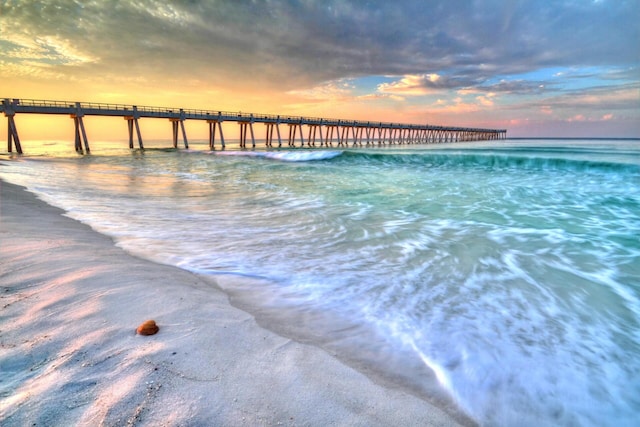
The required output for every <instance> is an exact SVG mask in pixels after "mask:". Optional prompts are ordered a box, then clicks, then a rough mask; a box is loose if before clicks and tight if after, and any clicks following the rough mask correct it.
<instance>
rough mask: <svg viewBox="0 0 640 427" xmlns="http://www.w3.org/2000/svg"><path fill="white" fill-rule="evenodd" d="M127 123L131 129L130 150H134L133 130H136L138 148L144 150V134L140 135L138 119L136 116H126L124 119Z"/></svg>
mask: <svg viewBox="0 0 640 427" xmlns="http://www.w3.org/2000/svg"><path fill="white" fill-rule="evenodd" d="M124 119H125V120H126V121H127V126H128V128H129V148H131V149H133V128H134V126H135V128H136V134H137V136H138V147H140V149H141V150H144V145H143V144H142V134H141V133H140V126H139V125H138V118H137V117H135V116H125V118H124Z"/></svg>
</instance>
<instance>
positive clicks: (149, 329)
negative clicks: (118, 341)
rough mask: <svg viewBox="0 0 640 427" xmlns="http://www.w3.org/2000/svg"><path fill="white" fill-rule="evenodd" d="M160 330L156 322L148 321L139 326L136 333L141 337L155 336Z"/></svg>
mask: <svg viewBox="0 0 640 427" xmlns="http://www.w3.org/2000/svg"><path fill="white" fill-rule="evenodd" d="M159 330H160V328H159V327H158V325H156V321H155V320H147V321H145V322H144V323H142V324H141V325H140V326H138V329H136V333H138V334H140V335H154V334H156V333H157V332H158V331H159Z"/></svg>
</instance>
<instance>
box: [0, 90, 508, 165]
mask: <svg viewBox="0 0 640 427" xmlns="http://www.w3.org/2000/svg"><path fill="white" fill-rule="evenodd" d="M0 108H2V112H3V113H4V115H5V116H6V117H7V120H8V132H7V149H8V151H9V152H10V153H11V152H12V151H13V148H14V146H15V149H16V152H17V153H19V154H22V152H23V151H22V144H21V143H20V138H19V135H18V128H17V126H16V123H15V120H14V118H15V116H16V115H17V114H58V115H69V116H70V117H71V118H72V119H73V121H74V127H75V149H76V151H77V152H79V153H84V152H86V153H88V152H89V151H90V148H89V140H88V139H87V133H86V130H85V126H84V121H83V117H85V116H113V117H122V118H124V119H125V120H126V121H127V127H128V130H129V148H134V128H135V136H136V137H137V143H138V147H139V148H141V149H143V148H144V144H143V142H142V134H141V132H140V126H139V124H138V121H139V120H140V119H142V118H159V119H166V120H169V121H170V122H171V125H172V130H173V134H172V136H173V146H174V148H177V147H178V136H179V132H178V131H179V130H180V131H181V134H182V142H183V144H184V147H185V148H189V143H188V140H187V131H186V128H185V124H184V122H185V121H186V120H205V121H206V122H207V124H208V125H209V148H210V149H211V150H214V149H215V148H216V129H217V131H218V134H219V139H220V147H221V148H222V149H224V148H225V140H224V135H223V132H222V123H223V122H236V123H238V124H239V126H240V147H241V148H247V141H248V139H249V138H250V141H251V147H252V148H255V147H256V138H255V132H254V128H253V125H254V123H264V124H265V126H266V136H265V138H264V142H265V145H266V146H267V147H273V146H274V130H275V131H276V135H275V136H276V138H277V139H276V141H277V143H278V147H282V142H283V139H282V137H281V133H280V125H287V126H288V127H289V134H288V138H287V140H286V142H287V144H288V146H289V147H298V146H299V147H304V146H305V144H306V145H307V147H332V146H333V145H334V144H336V145H337V146H348V145H353V146H362V145H367V146H368V145H376V144H377V145H386V144H432V143H441V142H460V141H487V140H495V139H506V137H507V131H506V130H505V129H477V128H463V127H448V126H433V125H419V124H402V123H385V122H372V121H362V120H341V119H325V118H318V117H301V116H288V115H273V114H255V113H235V112H228V111H214V110H194V109H182V108H161V107H142V106H136V105H122V104H103V103H95V102H67V101H41V100H33V99H9V98H5V99H3V101H2V106H1V107H0ZM305 130H306V133H307V136H306V139H305V135H304V133H305ZM297 141H299V145H296V144H297Z"/></svg>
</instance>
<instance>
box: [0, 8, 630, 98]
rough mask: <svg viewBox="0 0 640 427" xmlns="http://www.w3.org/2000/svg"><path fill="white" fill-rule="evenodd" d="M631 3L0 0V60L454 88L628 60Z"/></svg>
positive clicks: (287, 83)
mask: <svg viewBox="0 0 640 427" xmlns="http://www.w3.org/2000/svg"><path fill="white" fill-rule="evenodd" d="M639 5H640V2H638V1H635V0H632V1H620V0H616V1H613V0H601V1H578V0H565V1H547V2H539V1H517V0H513V1H497V0H476V1H471V0H454V1H442V2H435V1H422V0H415V1H395V2H389V1H344V0H334V1H331V0H318V1H313V0H309V1H269V0H264V1H257V0H256V1H242V0H228V1H195V0H192V1H186V0H185V1H173V2H167V1H154V0H147V1H108V0H105V1H87V2H83V1H63V0H62V1H39V2H35V1H33V2H32V1H8V2H4V3H3V4H2V6H0V8H1V10H0V20H1V24H2V25H1V26H0V28H1V29H0V43H2V47H3V51H4V54H0V55H1V56H0V58H2V60H3V62H4V63H5V64H13V65H15V64H18V65H19V64H26V65H31V66H33V65H37V64H38V63H46V64H48V65H51V66H56V65H59V66H60V67H63V68H62V69H61V70H59V71H60V72H63V73H64V72H65V69H64V67H65V66H74V67H81V68H82V69H83V70H86V72H87V73H105V74H110V75H120V76H127V75H136V76H138V75H142V76H144V75H148V76H150V77H153V76H159V75H165V76H169V77H173V78H180V76H184V77H185V78H188V77H193V78H198V79H210V80H215V79H217V78H225V79H226V78H230V77H240V78H241V79H250V81H253V82H256V83H259V84H267V85H273V86H280V87H282V88H294V87H301V86H305V85H306V86H312V85H315V84H317V83H319V82H322V81H327V80H333V79H339V78H345V77H358V76H365V75H395V76H401V75H408V74H429V73H437V74H440V75H442V76H443V79H442V80H441V81H440V83H438V82H431V83H432V84H434V85H437V84H440V85H446V88H455V87H460V88H463V87H466V86H468V85H469V84H474V85H475V84H481V83H482V82H483V81H486V80H487V79H489V78H491V77H494V76H500V75H509V74H518V73H524V72H529V71H531V70H536V69H539V68H543V67H552V66H573V65H579V66H604V65H615V66H626V65H633V64H637V63H638V62H639V58H638V55H639V54H638V44H637V43H638V42H637V41H638V40H639V39H640V33H639V30H638V27H639V26H638V23H637V17H638V16H640V6H639ZM76 71H77V70H76ZM445 76H446V78H444V77H445ZM427 84H429V83H427ZM498 86H499V85H498ZM523 87H524V89H525V90H532V88H531V87H529V88H528V89H527V88H526V85H524V86H523ZM498 89H499V88H498Z"/></svg>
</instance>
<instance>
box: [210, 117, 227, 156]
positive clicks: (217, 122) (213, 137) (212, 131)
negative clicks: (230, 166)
mask: <svg viewBox="0 0 640 427" xmlns="http://www.w3.org/2000/svg"><path fill="white" fill-rule="evenodd" d="M218 116H220V114H219V113H218ZM207 124H208V125H209V149H211V150H214V149H215V148H216V125H217V126H218V130H219V131H220V144H221V145H222V149H223V150H224V134H223V133H222V119H216V120H207Z"/></svg>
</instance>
